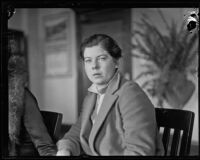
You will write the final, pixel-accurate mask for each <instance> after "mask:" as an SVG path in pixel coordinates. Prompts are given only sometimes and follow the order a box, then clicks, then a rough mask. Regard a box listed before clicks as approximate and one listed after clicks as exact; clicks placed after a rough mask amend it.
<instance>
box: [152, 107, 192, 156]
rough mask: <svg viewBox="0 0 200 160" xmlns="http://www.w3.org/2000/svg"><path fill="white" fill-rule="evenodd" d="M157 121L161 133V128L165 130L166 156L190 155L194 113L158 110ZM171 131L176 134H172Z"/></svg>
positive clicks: (165, 109) (163, 138)
mask: <svg viewBox="0 0 200 160" xmlns="http://www.w3.org/2000/svg"><path fill="white" fill-rule="evenodd" d="M156 120H157V125H158V128H159V132H160V128H164V132H163V134H162V136H163V137H162V140H163V145H164V149H165V155H170V156H171V155H176V156H178V155H180V156H186V155H189V153H190V146H191V139H192V131H193V124H194V113H193V112H191V111H186V110H178V109H167V108H156ZM170 130H174V132H173V133H170ZM171 137H173V138H171ZM170 140H171V141H170ZM168 151H170V152H168Z"/></svg>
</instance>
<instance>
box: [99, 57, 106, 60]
mask: <svg viewBox="0 0 200 160" xmlns="http://www.w3.org/2000/svg"><path fill="white" fill-rule="evenodd" d="M106 59H107V57H105V56H102V57H99V60H100V61H105V60H106Z"/></svg>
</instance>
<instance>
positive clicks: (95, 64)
mask: <svg viewBox="0 0 200 160" xmlns="http://www.w3.org/2000/svg"><path fill="white" fill-rule="evenodd" d="M98 67H99V64H98V61H97V60H94V61H93V62H92V69H97V68H98Z"/></svg>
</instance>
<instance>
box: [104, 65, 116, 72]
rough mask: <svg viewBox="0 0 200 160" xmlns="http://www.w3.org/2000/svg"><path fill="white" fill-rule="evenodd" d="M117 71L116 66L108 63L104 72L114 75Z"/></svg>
mask: <svg viewBox="0 0 200 160" xmlns="http://www.w3.org/2000/svg"><path fill="white" fill-rule="evenodd" d="M114 70H115V64H114V63H107V64H106V65H105V66H104V71H106V73H107V74H112V73H113V72H114Z"/></svg>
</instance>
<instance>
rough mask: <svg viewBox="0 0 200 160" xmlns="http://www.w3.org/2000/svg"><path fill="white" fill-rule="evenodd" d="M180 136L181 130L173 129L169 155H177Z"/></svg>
mask: <svg viewBox="0 0 200 160" xmlns="http://www.w3.org/2000/svg"><path fill="white" fill-rule="evenodd" d="M180 138H181V130H179V129H175V130H174V136H173V139H172V144H171V151H170V155H172V156H177V153H178V148H179V142H180Z"/></svg>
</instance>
